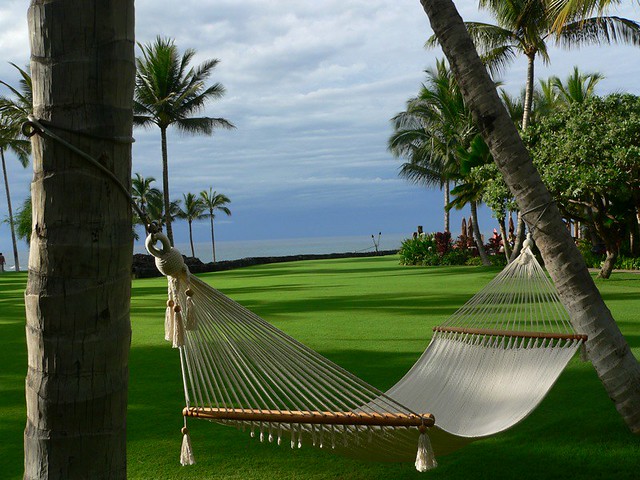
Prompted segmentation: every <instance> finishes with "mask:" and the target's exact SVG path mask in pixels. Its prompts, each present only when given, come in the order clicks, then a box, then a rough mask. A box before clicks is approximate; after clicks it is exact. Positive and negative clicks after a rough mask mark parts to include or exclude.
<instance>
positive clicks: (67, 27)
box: [24, 0, 135, 479]
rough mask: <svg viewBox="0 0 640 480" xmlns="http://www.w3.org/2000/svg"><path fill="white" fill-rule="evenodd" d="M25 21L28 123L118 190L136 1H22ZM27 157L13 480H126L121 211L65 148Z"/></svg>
mask: <svg viewBox="0 0 640 480" xmlns="http://www.w3.org/2000/svg"><path fill="white" fill-rule="evenodd" d="M28 17H29V30H30V41H31V74H32V78H33V97H34V104H33V109H34V114H35V116H36V117H38V118H41V119H43V120H46V121H48V122H51V124H52V125H55V126H58V127H61V128H60V129H57V130H56V133H57V134H58V135H59V136H61V137H63V138H64V139H65V140H66V141H68V142H70V143H71V144H73V145H75V146H76V147H77V148H79V149H81V150H83V151H84V152H87V153H88V154H89V155H91V156H92V157H94V158H97V159H99V161H100V163H101V164H102V165H104V166H105V167H106V168H108V169H109V170H111V171H112V172H113V173H114V174H115V175H116V176H117V178H119V179H120V181H121V182H123V183H124V185H129V184H130V181H131V144H130V142H129V140H128V139H130V138H131V134H132V118H133V115H132V98H133V85H134V76H135V65H134V7H133V0H112V1H110V2H86V1H84V0H32V2H31V6H30V7H29V13H28ZM74 131H76V132H77V133H74ZM32 147H33V154H34V159H33V166H34V177H33V182H32V184H31V193H32V199H33V220H34V229H33V233H32V237H31V253H30V257H29V278H28V283H27V289H26V292H25V306H26V340H27V350H28V370H27V379H26V403H27V424H26V428H25V432H24V450H25V457H24V467H25V473H24V477H25V478H26V479H40V478H41V479H54V478H55V479H79V478H109V479H118V478H122V479H124V478H126V448H125V437H126V411H127V386H128V377H129V374H128V366H127V365H128V355H129V345H130V339H131V326H130V322H129V303H130V291H131V257H132V246H133V245H132V236H131V207H130V205H129V202H128V201H127V199H126V197H125V196H124V195H123V194H122V192H121V191H120V190H119V189H118V188H116V187H115V185H114V184H113V181H112V180H110V179H108V178H107V177H106V176H105V175H104V174H103V173H100V171H99V170H97V169H96V168H95V167H94V166H92V165H90V164H88V163H87V162H86V160H83V159H82V158H81V157H80V156H78V155H77V154H75V153H73V152H72V151H71V150H70V149H69V148H67V147H65V146H63V145H61V144H59V143H57V142H55V141H53V140H50V139H47V138H43V137H40V136H38V135H36V136H34V137H32Z"/></svg>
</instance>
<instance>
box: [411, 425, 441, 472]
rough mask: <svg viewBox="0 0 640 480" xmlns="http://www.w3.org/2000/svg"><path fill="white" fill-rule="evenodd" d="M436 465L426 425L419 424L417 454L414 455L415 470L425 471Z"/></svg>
mask: <svg viewBox="0 0 640 480" xmlns="http://www.w3.org/2000/svg"><path fill="white" fill-rule="evenodd" d="M437 466H438V462H436V457H435V455H434V454H433V448H432V447H431V440H429V436H428V435H427V427H425V426H424V425H422V426H420V437H419V438H418V454H417V455H416V470H417V471H419V472H426V471H427V470H431V469H432V468H435V467H437Z"/></svg>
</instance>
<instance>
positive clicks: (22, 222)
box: [15, 197, 32, 245]
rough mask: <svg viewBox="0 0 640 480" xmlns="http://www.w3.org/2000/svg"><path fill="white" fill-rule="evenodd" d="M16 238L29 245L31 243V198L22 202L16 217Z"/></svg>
mask: <svg viewBox="0 0 640 480" xmlns="http://www.w3.org/2000/svg"><path fill="white" fill-rule="evenodd" d="M15 226H16V236H17V237H18V238H19V239H20V240H24V241H25V242H26V243H27V245H29V244H30V243H31V228H32V225H31V197H27V198H25V199H24V201H23V202H22V206H21V207H20V208H19V209H18V211H17V212H16V216H15Z"/></svg>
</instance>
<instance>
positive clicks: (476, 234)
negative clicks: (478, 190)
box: [469, 202, 491, 267]
mask: <svg viewBox="0 0 640 480" xmlns="http://www.w3.org/2000/svg"><path fill="white" fill-rule="evenodd" d="M469 205H470V206H471V219H472V220H473V222H472V223H473V239H474V240H475V242H476V248H477V249H478V254H479V255H480V259H481V260H482V264H483V265H484V266H485V267H489V266H491V260H489V256H488V255H487V251H486V250H485V249H484V242H483V241H482V234H481V233H480V226H479V225H478V206H477V204H476V202H469Z"/></svg>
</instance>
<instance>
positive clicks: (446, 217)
mask: <svg viewBox="0 0 640 480" xmlns="http://www.w3.org/2000/svg"><path fill="white" fill-rule="evenodd" d="M450 201H451V200H450V193H449V180H447V181H446V182H445V184H444V231H445V232H450V231H451V228H450V227H451V225H450V220H451V211H450V210H449V209H448V208H447V205H449V202H450Z"/></svg>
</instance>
